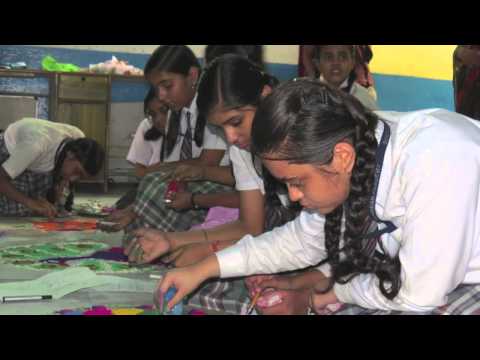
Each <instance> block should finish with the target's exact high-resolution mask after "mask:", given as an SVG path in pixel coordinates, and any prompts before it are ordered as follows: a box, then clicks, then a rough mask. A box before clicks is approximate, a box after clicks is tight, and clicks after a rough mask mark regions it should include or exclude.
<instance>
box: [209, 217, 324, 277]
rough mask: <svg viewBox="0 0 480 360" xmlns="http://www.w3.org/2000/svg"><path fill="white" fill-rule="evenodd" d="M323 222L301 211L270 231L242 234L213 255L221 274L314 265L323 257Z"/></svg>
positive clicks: (268, 271)
mask: <svg viewBox="0 0 480 360" xmlns="http://www.w3.org/2000/svg"><path fill="white" fill-rule="evenodd" d="M324 223H325V220H324V217H322V216H320V215H318V214H313V213H308V212H306V211H303V212H302V213H301V214H300V216H299V217H298V218H297V219H295V220H294V221H291V222H289V223H287V224H285V225H284V226H282V227H278V228H276V229H274V230H272V231H271V232H268V233H264V234H262V235H260V236H258V237H256V238H254V237H252V236H250V235H247V236H245V237H244V238H242V240H240V241H239V242H238V243H237V244H235V245H234V246H231V247H229V248H227V249H224V250H223V251H220V252H218V253H217V254H216V256H217V259H218V262H219V264H220V274H221V277H222V278H230V277H240V276H249V275H253V274H275V273H279V272H284V271H291V270H297V269H304V268H307V267H310V266H313V265H316V264H318V263H319V262H320V261H322V260H324V259H325V258H326V250H325V246H324V235H323V231H324V230H323V225H324Z"/></svg>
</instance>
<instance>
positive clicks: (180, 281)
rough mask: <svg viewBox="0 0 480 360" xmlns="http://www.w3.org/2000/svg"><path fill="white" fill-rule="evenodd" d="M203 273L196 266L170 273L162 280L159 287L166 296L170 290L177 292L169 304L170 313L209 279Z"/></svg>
mask: <svg viewBox="0 0 480 360" xmlns="http://www.w3.org/2000/svg"><path fill="white" fill-rule="evenodd" d="M202 273H203V272H202V271H198V267H197V266H196V265H193V266H189V267H185V268H181V269H176V270H172V271H169V272H168V273H167V274H166V275H165V276H164V277H163V279H162V280H161V283H160V285H159V288H160V291H161V292H162V293H163V294H166V293H167V291H168V290H169V289H170V288H172V287H173V288H175V289H176V290H177V292H176V294H175V296H174V297H173V299H172V300H170V302H169V303H168V304H167V308H168V310H169V311H170V310H171V309H172V308H173V307H174V306H175V305H177V304H178V303H179V302H180V301H182V299H183V298H184V297H185V296H187V295H189V294H190V293H192V292H193V291H194V290H196V289H197V288H198V287H199V286H200V284H201V283H203V282H204V281H205V280H207V279H208V277H206V276H203V275H202Z"/></svg>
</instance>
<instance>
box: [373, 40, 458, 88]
mask: <svg viewBox="0 0 480 360" xmlns="http://www.w3.org/2000/svg"><path fill="white" fill-rule="evenodd" d="M455 47H456V45H373V46H372V48H373V54H374V55H373V60H372V63H371V66H370V69H371V71H372V72H373V73H377V74H385V75H401V76H409V77H420V78H426V79H434V80H452V71H453V70H452V68H453V59H452V56H453V51H454V50H455Z"/></svg>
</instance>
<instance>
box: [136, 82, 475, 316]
mask: <svg viewBox="0 0 480 360" xmlns="http://www.w3.org/2000/svg"><path fill="white" fill-rule="evenodd" d="M252 151H253V152H254V153H255V154H257V155H258V156H260V157H261V158H262V161H263V163H264V165H265V166H266V167H267V168H268V169H269V171H270V172H271V173H272V175H273V176H275V177H276V178H277V179H281V181H283V182H285V183H286V184H287V186H288V189H289V195H290V199H291V200H292V201H299V202H300V203H301V204H302V206H303V207H304V208H305V210H304V211H303V212H302V213H301V215H300V216H299V217H298V218H297V219H296V220H294V221H292V222H290V223H288V224H286V225H285V226H283V227H280V228H277V229H275V230H273V231H272V232H269V233H265V234H263V235H260V236H258V237H256V238H254V237H252V236H250V235H248V236H246V237H244V238H243V239H242V240H241V241H240V242H238V243H237V244H236V245H234V246H232V247H229V248H228V249H225V250H223V251H220V252H218V253H217V254H215V255H213V256H210V257H208V258H207V259H205V260H204V261H201V262H199V263H197V264H195V265H193V266H191V267H187V268H183V269H177V270H173V271H171V272H169V273H168V274H167V275H166V276H165V277H164V279H163V281H162V283H161V285H160V290H161V291H163V292H166V291H167V290H168V289H169V288H171V287H175V288H176V289H177V294H176V296H175V297H174V298H173V300H172V301H171V302H170V303H169V304H168V306H169V308H171V307H172V306H173V305H174V304H176V303H177V302H178V301H180V300H181V299H182V298H183V297H184V296H185V295H187V294H188V293H190V292H191V291H193V290H194V289H196V288H197V287H198V286H199V285H200V284H201V283H202V282H203V281H205V280H206V279H208V278H215V277H222V278H230V277H239V276H248V275H253V274H273V273H280V272H286V271H292V270H296V269H304V268H308V267H312V266H321V268H320V271H319V273H320V274H321V276H320V277H317V279H316V281H315V283H314V284H310V285H309V286H310V306H311V307H312V308H313V309H314V310H315V311H316V312H321V311H322V310H323V309H324V307H325V306H327V305H329V304H335V303H337V302H341V303H347V304H356V305H359V306H361V307H363V308H367V309H384V310H395V311H408V312H412V311H413V312H429V311H431V310H432V309H435V308H438V307H440V306H443V305H445V303H446V301H447V295H448V294H450V293H452V292H454V291H455V290H456V289H457V288H458V287H459V286H460V285H462V284H478V283H480V267H479V264H480V257H479V254H480V242H479V238H480V234H479V233H478V223H480V218H479V214H480V204H479V198H478V183H479V181H480V170H479V164H480V125H479V124H478V122H477V121H474V120H473V119H470V118H467V117H465V116H462V115H459V114H456V113H452V112H449V111H446V110H441V109H431V110H423V111H417V112H411V113H396V112H377V113H372V112H370V111H368V110H367V109H365V107H364V106H362V104H361V103H360V102H359V101H358V100H356V99H355V98H354V97H352V96H350V95H347V94H344V93H343V92H340V91H338V90H336V89H333V88H331V87H329V86H328V85H325V84H322V83H320V82H317V81H311V80H306V79H301V80H297V81H290V82H288V83H285V84H283V85H281V86H280V87H278V88H277V89H276V90H275V91H274V92H273V93H272V94H271V95H270V96H269V97H268V98H267V99H266V100H264V101H263V102H262V103H261V104H260V108H259V109H258V111H257V114H256V117H255V120H254V125H253V130H252ZM452 174H462V176H452ZM140 242H141V245H142V246H144V247H147V242H146V241H145V240H143V239H140ZM322 264H323V265H322ZM270 286H271V285H270V284H268V283H267V284H261V288H262V289H265V288H269V287H270Z"/></svg>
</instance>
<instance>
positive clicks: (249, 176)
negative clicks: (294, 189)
mask: <svg viewBox="0 0 480 360" xmlns="http://www.w3.org/2000/svg"><path fill="white" fill-rule="evenodd" d="M229 155H230V161H231V162H232V167H233V176H234V177H235V189H236V190H237V191H251V190H259V191H260V192H261V193H262V195H265V185H264V182H263V179H262V178H261V177H260V176H259V174H258V173H257V171H256V170H255V167H254V165H253V162H252V153H251V152H249V151H247V150H243V149H240V148H239V147H237V146H235V145H231V146H230V147H229ZM259 163H260V164H261V161H260V160H259ZM277 196H278V198H279V199H280V202H281V203H282V205H283V206H285V207H287V206H289V205H290V200H289V198H288V195H287V194H279V193H277Z"/></svg>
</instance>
